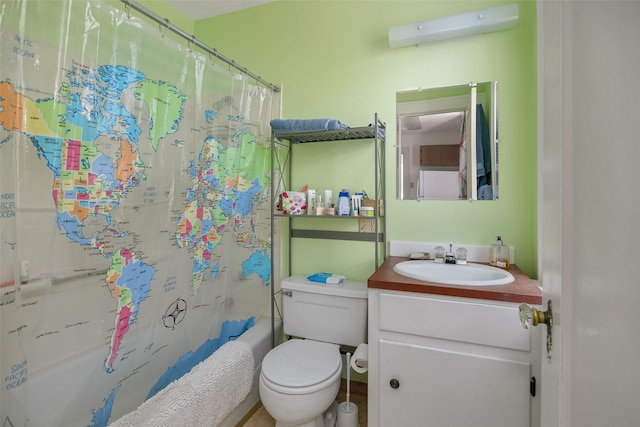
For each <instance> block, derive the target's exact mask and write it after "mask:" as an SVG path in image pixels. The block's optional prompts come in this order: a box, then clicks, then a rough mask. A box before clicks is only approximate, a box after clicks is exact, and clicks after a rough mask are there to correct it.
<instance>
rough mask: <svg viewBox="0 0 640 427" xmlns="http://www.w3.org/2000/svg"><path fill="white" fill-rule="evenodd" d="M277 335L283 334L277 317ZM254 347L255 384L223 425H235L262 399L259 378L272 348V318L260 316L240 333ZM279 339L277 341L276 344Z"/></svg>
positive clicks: (232, 426)
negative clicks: (263, 361)
mask: <svg viewBox="0 0 640 427" xmlns="http://www.w3.org/2000/svg"><path fill="white" fill-rule="evenodd" d="M275 326H276V337H277V338H278V340H279V338H280V336H281V329H282V327H281V323H280V319H276V323H275ZM237 339H238V340H240V341H244V342H246V343H247V344H249V345H250V346H251V348H253V359H254V361H255V370H254V373H253V386H252V387H251V391H250V392H249V395H248V396H247V397H246V399H245V400H243V401H242V403H240V405H238V407H237V408H236V409H235V410H234V411H233V412H232V413H230V414H229V415H228V416H227V417H226V418H225V419H224V420H223V421H222V423H221V424H220V426H221V427H234V426H235V425H236V424H237V423H238V422H239V421H240V420H241V419H242V418H243V417H244V416H245V415H246V414H248V413H249V411H250V410H251V409H252V408H253V407H254V406H255V405H256V403H258V401H259V400H260V394H259V392H258V380H259V378H260V369H262V359H263V358H264V356H265V355H266V354H267V353H268V352H269V350H271V318H270V317H266V316H263V317H260V318H258V320H256V323H255V324H254V325H253V327H252V328H251V329H249V330H248V331H246V332H245V333H244V334H242V335H240V336H239V337H238V338H237ZM278 344H279V341H278V342H276V345H278Z"/></svg>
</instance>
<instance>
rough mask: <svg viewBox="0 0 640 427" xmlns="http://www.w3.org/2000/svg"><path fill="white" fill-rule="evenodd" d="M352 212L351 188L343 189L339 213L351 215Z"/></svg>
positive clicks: (339, 202) (339, 201)
mask: <svg viewBox="0 0 640 427" xmlns="http://www.w3.org/2000/svg"><path fill="white" fill-rule="evenodd" d="M350 213H351V197H350V196H349V190H348V189H346V188H345V189H343V190H342V191H341V192H340V195H339V196H338V215H339V216H349V214H350Z"/></svg>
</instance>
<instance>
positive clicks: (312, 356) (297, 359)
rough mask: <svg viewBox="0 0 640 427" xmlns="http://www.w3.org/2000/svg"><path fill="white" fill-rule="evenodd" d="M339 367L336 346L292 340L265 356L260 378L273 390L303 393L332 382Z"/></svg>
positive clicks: (338, 353) (339, 360) (337, 375)
mask: <svg viewBox="0 0 640 427" xmlns="http://www.w3.org/2000/svg"><path fill="white" fill-rule="evenodd" d="M341 368H342V359H341V357H340V351H339V347H338V346H337V345H336V344H330V343H324V342H320V341H313V340H301V339H292V340H289V341H286V342H284V343H283V344H280V345H279V346H278V347H276V348H274V349H272V350H271V351H270V352H269V353H267V355H266V356H265V357H264V359H263V361H262V372H261V374H260V375H261V377H262V380H263V382H264V383H265V385H266V386H268V387H269V388H270V389H272V390H274V391H277V392H280V393H286V394H307V393H313V392H315V391H317V390H321V389H323V388H325V387H327V386H328V385H329V384H331V383H333V382H334V381H335V380H336V378H337V377H339V376H340V375H341V374H342V372H341V371H342V369H341Z"/></svg>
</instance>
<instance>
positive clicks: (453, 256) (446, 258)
mask: <svg viewBox="0 0 640 427" xmlns="http://www.w3.org/2000/svg"><path fill="white" fill-rule="evenodd" d="M435 252H436V257H435V258H434V260H433V262H436V263H441V264H458V265H467V250H466V249H465V248H463V247H462V246H460V247H459V248H458V249H456V251H455V253H454V252H453V245H452V244H449V251H448V252H446V253H445V252H444V248H443V247H441V246H438V247H437V248H436V251H435Z"/></svg>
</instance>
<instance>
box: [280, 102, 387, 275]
mask: <svg viewBox="0 0 640 427" xmlns="http://www.w3.org/2000/svg"><path fill="white" fill-rule="evenodd" d="M351 140H353V141H361V140H370V141H372V142H373V144H372V145H373V152H374V157H375V165H376V167H375V168H374V169H375V171H374V173H375V189H374V194H373V198H374V200H377V201H378V200H384V199H385V186H386V176H385V167H384V165H385V140H386V125H385V124H384V123H383V122H381V121H380V120H379V118H378V114H377V113H376V114H375V118H374V122H373V124H372V125H370V126H365V127H357V128H349V129H344V130H328V131H319V132H299V133H291V134H287V135H286V136H283V135H279V136H277V137H276V136H275V135H273V134H272V137H271V153H272V157H271V171H272V172H271V183H272V188H271V189H272V193H271V194H272V196H273V200H272V204H271V206H272V212H271V213H272V221H274V220H275V218H288V219H289V221H290V223H289V233H288V238H289V247H291V239H293V238H307V239H331V240H345V241H364V242H373V244H374V252H375V256H374V262H375V266H374V267H375V268H377V267H378V266H379V265H380V262H381V261H383V260H384V259H385V258H386V244H385V242H386V237H385V230H386V220H385V216H384V215H379V210H378V209H380V208H379V207H376V209H375V211H374V212H375V215H374V216H373V217H366V218H364V217H352V216H348V217H345V216H327V215H320V216H312V215H284V214H282V213H279V212H278V211H276V210H275V201H276V198H277V197H278V195H279V194H280V192H281V191H282V190H283V189H286V188H291V168H292V163H293V162H292V151H293V150H294V147H295V146H296V145H299V144H308V143H322V142H331V141H351ZM277 150H281V151H280V156H276V151H277ZM283 151H284V153H283ZM285 181H286V182H285ZM318 219H322V220H327V219H328V220H331V221H356V222H358V221H363V220H364V221H372V223H373V225H374V227H372V230H371V231H369V232H363V231H353V232H352V231H336V230H310V229H305V228H304V226H302V227H301V226H299V224H305V223H307V224H308V221H314V220H318ZM273 229H274V227H273V224H272V230H273ZM274 238H275V236H272V242H273V239H274ZM272 250H273V245H272ZM381 252H382V253H381ZM273 255H274V254H273V253H272V258H271V259H272V260H273V259H274V256H273ZM291 256H292V255H291V251H289V274H291V265H292V262H291V261H292V260H291Z"/></svg>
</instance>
